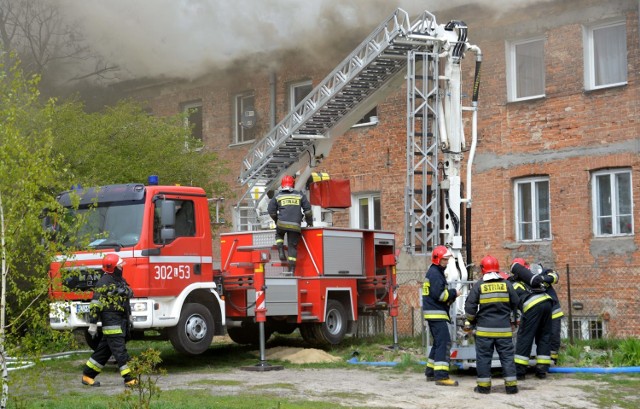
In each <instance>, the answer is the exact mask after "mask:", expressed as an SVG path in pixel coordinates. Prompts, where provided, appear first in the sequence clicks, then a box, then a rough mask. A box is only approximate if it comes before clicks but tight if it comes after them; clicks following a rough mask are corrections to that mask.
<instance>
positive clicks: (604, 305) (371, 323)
mask: <svg viewBox="0 0 640 409" xmlns="http://www.w3.org/2000/svg"><path fill="white" fill-rule="evenodd" d="M555 270H556V271H557V272H558V274H559V276H560V281H559V282H558V283H557V284H556V285H554V289H555V290H556V292H557V294H558V298H559V299H560V304H561V306H562V311H563V312H564V314H565V316H564V317H563V318H562V337H563V338H565V339H568V341H569V342H570V343H573V342H575V341H576V340H584V339H597V338H623V337H638V336H640V301H639V298H640V266H638V265H627V266H624V267H607V266H598V265H593V264H591V265H586V264H571V265H569V264H566V265H564V266H562V267H560V266H556V268H555ZM424 274H425V272H424V271H397V282H398V285H399V289H398V297H399V311H398V319H397V324H398V335H399V336H419V335H421V334H422V331H423V321H422V308H421V300H420V291H421V288H422V282H423V280H424ZM391 331H392V325H391V321H390V319H389V318H388V317H385V315H374V316H367V317H362V319H361V320H359V323H358V330H357V332H356V336H369V335H374V334H379V333H386V334H390V333H391Z"/></svg>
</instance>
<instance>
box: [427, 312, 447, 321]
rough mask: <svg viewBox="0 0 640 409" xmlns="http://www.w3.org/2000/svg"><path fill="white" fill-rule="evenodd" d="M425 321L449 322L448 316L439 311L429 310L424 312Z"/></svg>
mask: <svg viewBox="0 0 640 409" xmlns="http://www.w3.org/2000/svg"><path fill="white" fill-rule="evenodd" d="M424 319H425V320H440V319H442V320H447V321H449V314H447V313H446V312H444V311H440V310H429V311H425V312H424Z"/></svg>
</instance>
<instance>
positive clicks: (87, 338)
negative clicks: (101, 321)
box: [83, 328, 102, 351]
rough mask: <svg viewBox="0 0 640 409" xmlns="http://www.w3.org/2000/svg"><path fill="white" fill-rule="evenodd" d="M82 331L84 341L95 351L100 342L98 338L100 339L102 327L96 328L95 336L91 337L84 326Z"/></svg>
mask: <svg viewBox="0 0 640 409" xmlns="http://www.w3.org/2000/svg"><path fill="white" fill-rule="evenodd" d="M83 333H84V340H85V342H86V343H87V345H89V348H91V349H93V350H94V351H95V350H96V348H98V344H99V343H100V340H101V339H102V328H98V333H97V334H96V337H95V338H92V337H91V335H90V334H89V331H88V330H87V329H86V328H85V330H84V331H83Z"/></svg>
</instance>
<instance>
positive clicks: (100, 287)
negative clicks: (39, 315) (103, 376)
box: [82, 253, 138, 387]
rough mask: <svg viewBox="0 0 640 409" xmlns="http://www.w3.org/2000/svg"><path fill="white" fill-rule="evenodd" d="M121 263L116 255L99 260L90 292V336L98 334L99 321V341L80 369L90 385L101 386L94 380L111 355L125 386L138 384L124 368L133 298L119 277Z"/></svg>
mask: <svg viewBox="0 0 640 409" xmlns="http://www.w3.org/2000/svg"><path fill="white" fill-rule="evenodd" d="M124 264H125V263H124V260H123V259H122V258H120V256H118V255H117V254H113V253H111V254H107V255H106V256H105V257H104V258H103V259H102V270H104V272H105V274H104V275H103V276H102V277H100V279H99V280H98V282H97V283H96V286H95V288H94V289H93V297H92V299H91V304H90V320H89V334H90V335H91V336H92V337H95V336H96V335H97V332H98V326H97V323H98V321H101V322H102V334H103V336H102V339H101V340H100V343H99V344H98V347H97V348H96V350H95V351H94V352H93V354H92V355H91V358H89V360H88V361H87V363H86V364H85V366H84V369H83V370H82V383H83V384H84V385H89V386H100V382H98V381H96V380H95V378H96V376H98V374H100V372H102V368H104V365H105V364H106V363H107V361H108V360H109V358H110V357H111V355H113V357H114V358H115V359H116V362H117V364H118V367H119V369H120V375H121V376H122V378H123V379H124V384H125V386H127V387H132V386H135V385H137V383H138V381H137V379H136V378H135V377H133V376H132V375H131V369H130V368H129V366H128V365H127V363H128V362H129V360H130V357H129V353H128V352H127V347H126V339H127V333H128V331H130V327H129V326H130V324H131V304H129V300H130V299H131V297H132V296H133V291H132V290H131V287H129V285H128V284H127V282H126V281H125V279H124V278H123V276H122V268H123V266H124Z"/></svg>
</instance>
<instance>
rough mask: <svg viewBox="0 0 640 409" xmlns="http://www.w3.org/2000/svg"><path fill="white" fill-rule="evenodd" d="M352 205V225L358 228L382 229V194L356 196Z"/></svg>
mask: <svg viewBox="0 0 640 409" xmlns="http://www.w3.org/2000/svg"><path fill="white" fill-rule="evenodd" d="M352 203H353V204H354V205H353V206H351V227H353V228H356V229H368V230H380V229H382V217H381V212H380V195H379V194H375V193H372V194H366V195H357V196H354V198H353V202H352Z"/></svg>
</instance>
